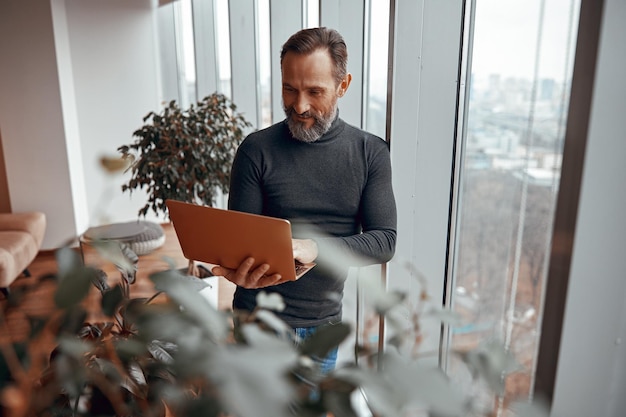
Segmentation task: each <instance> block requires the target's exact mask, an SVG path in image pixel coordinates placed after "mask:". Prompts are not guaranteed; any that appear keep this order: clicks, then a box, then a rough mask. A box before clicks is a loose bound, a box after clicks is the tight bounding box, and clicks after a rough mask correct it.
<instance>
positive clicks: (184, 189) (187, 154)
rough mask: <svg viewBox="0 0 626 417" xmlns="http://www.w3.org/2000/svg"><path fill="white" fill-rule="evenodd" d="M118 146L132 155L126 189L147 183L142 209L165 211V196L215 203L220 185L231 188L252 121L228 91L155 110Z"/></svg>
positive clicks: (141, 212) (225, 189)
mask: <svg viewBox="0 0 626 417" xmlns="http://www.w3.org/2000/svg"><path fill="white" fill-rule="evenodd" d="M143 121H144V125H143V126H142V127H141V128H139V129H137V130H136V131H135V132H134V133H133V136H134V137H136V138H137V140H136V141H135V142H134V143H132V144H130V145H124V146H120V147H119V148H118V151H119V152H121V154H122V158H123V159H130V160H132V163H131V164H130V166H129V168H128V170H130V171H131V178H130V180H129V181H128V182H127V183H125V184H123V185H122V191H129V192H132V191H133V190H135V189H137V188H144V187H146V189H147V191H148V202H147V203H146V205H145V206H143V207H142V208H141V209H140V210H139V216H144V217H145V215H146V214H147V212H148V211H149V210H150V209H152V211H154V213H156V214H157V215H159V214H161V213H167V208H166V206H165V200H166V199H174V200H180V201H186V202H190V203H197V204H204V205H209V206H212V205H213V204H214V203H215V199H216V197H217V195H218V190H221V191H222V192H223V193H226V192H228V186H229V182H230V169H231V165H232V161H233V158H234V156H235V151H236V150H237V147H238V146H239V144H240V143H241V141H242V140H243V138H244V137H245V135H246V133H247V132H246V131H247V130H248V129H249V128H250V127H252V125H251V124H250V123H249V122H248V121H247V120H246V119H245V118H244V117H243V115H242V114H241V113H237V108H236V106H235V104H234V103H233V102H232V101H230V100H229V99H228V98H227V97H226V96H224V95H222V94H219V93H214V94H212V95H209V96H207V97H205V98H204V99H202V100H200V101H198V102H197V103H196V104H192V105H191V106H189V108H188V109H181V108H180V107H179V106H178V104H177V103H176V101H175V100H172V101H170V102H169V104H168V105H167V106H166V107H165V108H163V110H162V111H161V112H160V113H155V112H153V111H151V112H150V113H148V114H147V115H146V116H145V117H144V118H143Z"/></svg>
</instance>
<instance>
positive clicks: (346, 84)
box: [337, 73, 352, 97]
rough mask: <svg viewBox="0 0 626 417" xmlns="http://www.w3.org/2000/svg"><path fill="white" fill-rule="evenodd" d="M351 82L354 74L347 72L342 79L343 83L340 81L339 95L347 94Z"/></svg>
mask: <svg viewBox="0 0 626 417" xmlns="http://www.w3.org/2000/svg"><path fill="white" fill-rule="evenodd" d="M351 82H352V74H350V73H347V74H346V76H345V77H343V79H342V80H341V83H339V90H338V92H337V94H338V95H339V97H343V95H344V94H346V91H348V87H349V86H350V83H351Z"/></svg>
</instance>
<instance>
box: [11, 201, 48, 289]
mask: <svg viewBox="0 0 626 417" xmlns="http://www.w3.org/2000/svg"><path fill="white" fill-rule="evenodd" d="M45 231H46V216H45V215H44V214H43V213H40V212H34V211H33V212H24V213H0V292H2V293H4V294H5V296H6V295H8V293H9V285H11V283H12V282H13V281H15V279H16V278H17V277H19V276H20V275H22V274H24V275H26V276H29V275H30V273H29V272H28V266H29V265H30V263H31V262H32V261H33V260H34V259H35V256H37V253H38V252H39V249H40V248H41V242H42V241H43V237H44V234H45Z"/></svg>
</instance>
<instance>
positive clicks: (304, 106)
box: [293, 94, 310, 114]
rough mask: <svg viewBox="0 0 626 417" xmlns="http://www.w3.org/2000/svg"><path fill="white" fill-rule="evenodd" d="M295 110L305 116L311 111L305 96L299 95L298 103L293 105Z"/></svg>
mask: <svg viewBox="0 0 626 417" xmlns="http://www.w3.org/2000/svg"><path fill="white" fill-rule="evenodd" d="M293 109H294V110H295V111H296V113H298V114H303V113H306V112H307V111H309V109H310V105H309V101H308V100H307V98H306V96H305V95H304V94H298V97H297V98H296V101H295V102H294V104H293Z"/></svg>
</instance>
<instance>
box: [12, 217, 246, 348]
mask: <svg viewBox="0 0 626 417" xmlns="http://www.w3.org/2000/svg"><path fill="white" fill-rule="evenodd" d="M163 229H164V231H165V243H164V244H163V246H161V247H160V248H159V249H157V250H155V251H154V252H152V253H150V254H147V255H143V256H140V257H139V262H138V265H137V280H136V282H135V283H134V284H133V285H131V287H130V290H131V297H151V296H152V295H154V293H155V291H154V287H153V285H152V282H151V281H150V279H149V276H150V274H152V273H153V272H157V271H162V270H166V269H168V268H169V267H170V266H169V263H168V260H169V262H174V264H175V266H176V267H178V268H183V267H187V265H188V262H187V260H186V259H185V258H184V256H183V254H182V251H181V249H180V245H179V244H178V239H177V238H176V233H175V232H174V230H173V228H172V226H171V224H163ZM76 250H77V251H79V248H77V249H76ZM83 254H84V259H85V263H86V264H87V265H90V266H94V267H97V268H100V269H102V270H103V271H104V272H106V274H107V276H108V278H109V283H110V285H111V286H113V285H114V284H115V282H117V280H119V279H120V274H119V272H118V270H117V269H116V268H115V266H114V265H113V264H111V263H107V262H105V261H103V259H102V258H101V257H100V256H98V254H97V252H96V251H95V249H93V248H91V247H89V246H87V245H83ZM28 269H29V271H30V273H31V277H20V278H18V279H17V280H16V281H15V282H14V283H13V284H12V285H11V287H10V289H11V290H12V291H18V290H19V287H22V286H28V287H31V289H32V291H30V292H29V293H28V295H27V296H26V297H25V298H24V300H23V302H22V303H21V304H20V307H19V308H18V309H9V310H8V311H7V314H6V317H4V320H3V318H2V317H0V342H2V341H6V339H5V338H6V337H10V338H11V340H13V341H21V340H24V339H25V338H26V337H27V336H28V332H29V329H30V326H29V321H28V317H29V316H30V317H46V316H47V315H49V314H51V313H52V312H53V311H54V301H53V296H54V291H55V289H56V284H55V283H54V281H52V280H45V279H44V280H42V277H44V276H45V275H47V274H54V273H56V271H57V262H56V254H55V251H43V252H40V253H39V254H38V255H37V257H36V259H35V260H34V262H33V263H32V264H31V265H30V266H29V268H28ZM233 291H234V285H233V284H232V283H230V282H228V281H226V280H225V279H223V278H219V281H218V292H219V295H218V308H219V309H220V310H230V308H231V303H232V295H233ZM99 297H100V293H99V291H98V290H97V289H96V288H95V287H94V288H92V291H91V293H90V294H89V296H88V298H87V300H86V303H85V306H86V308H87V311H88V312H91V311H90V306H97V305H98V304H96V303H99V301H98V300H99ZM0 299H1V301H0V303H1V304H0V305H1V306H2V307H3V308H4V307H5V306H6V302H7V301H6V300H5V299H4V297H3V296H2V295H0ZM94 311H96V310H94Z"/></svg>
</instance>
